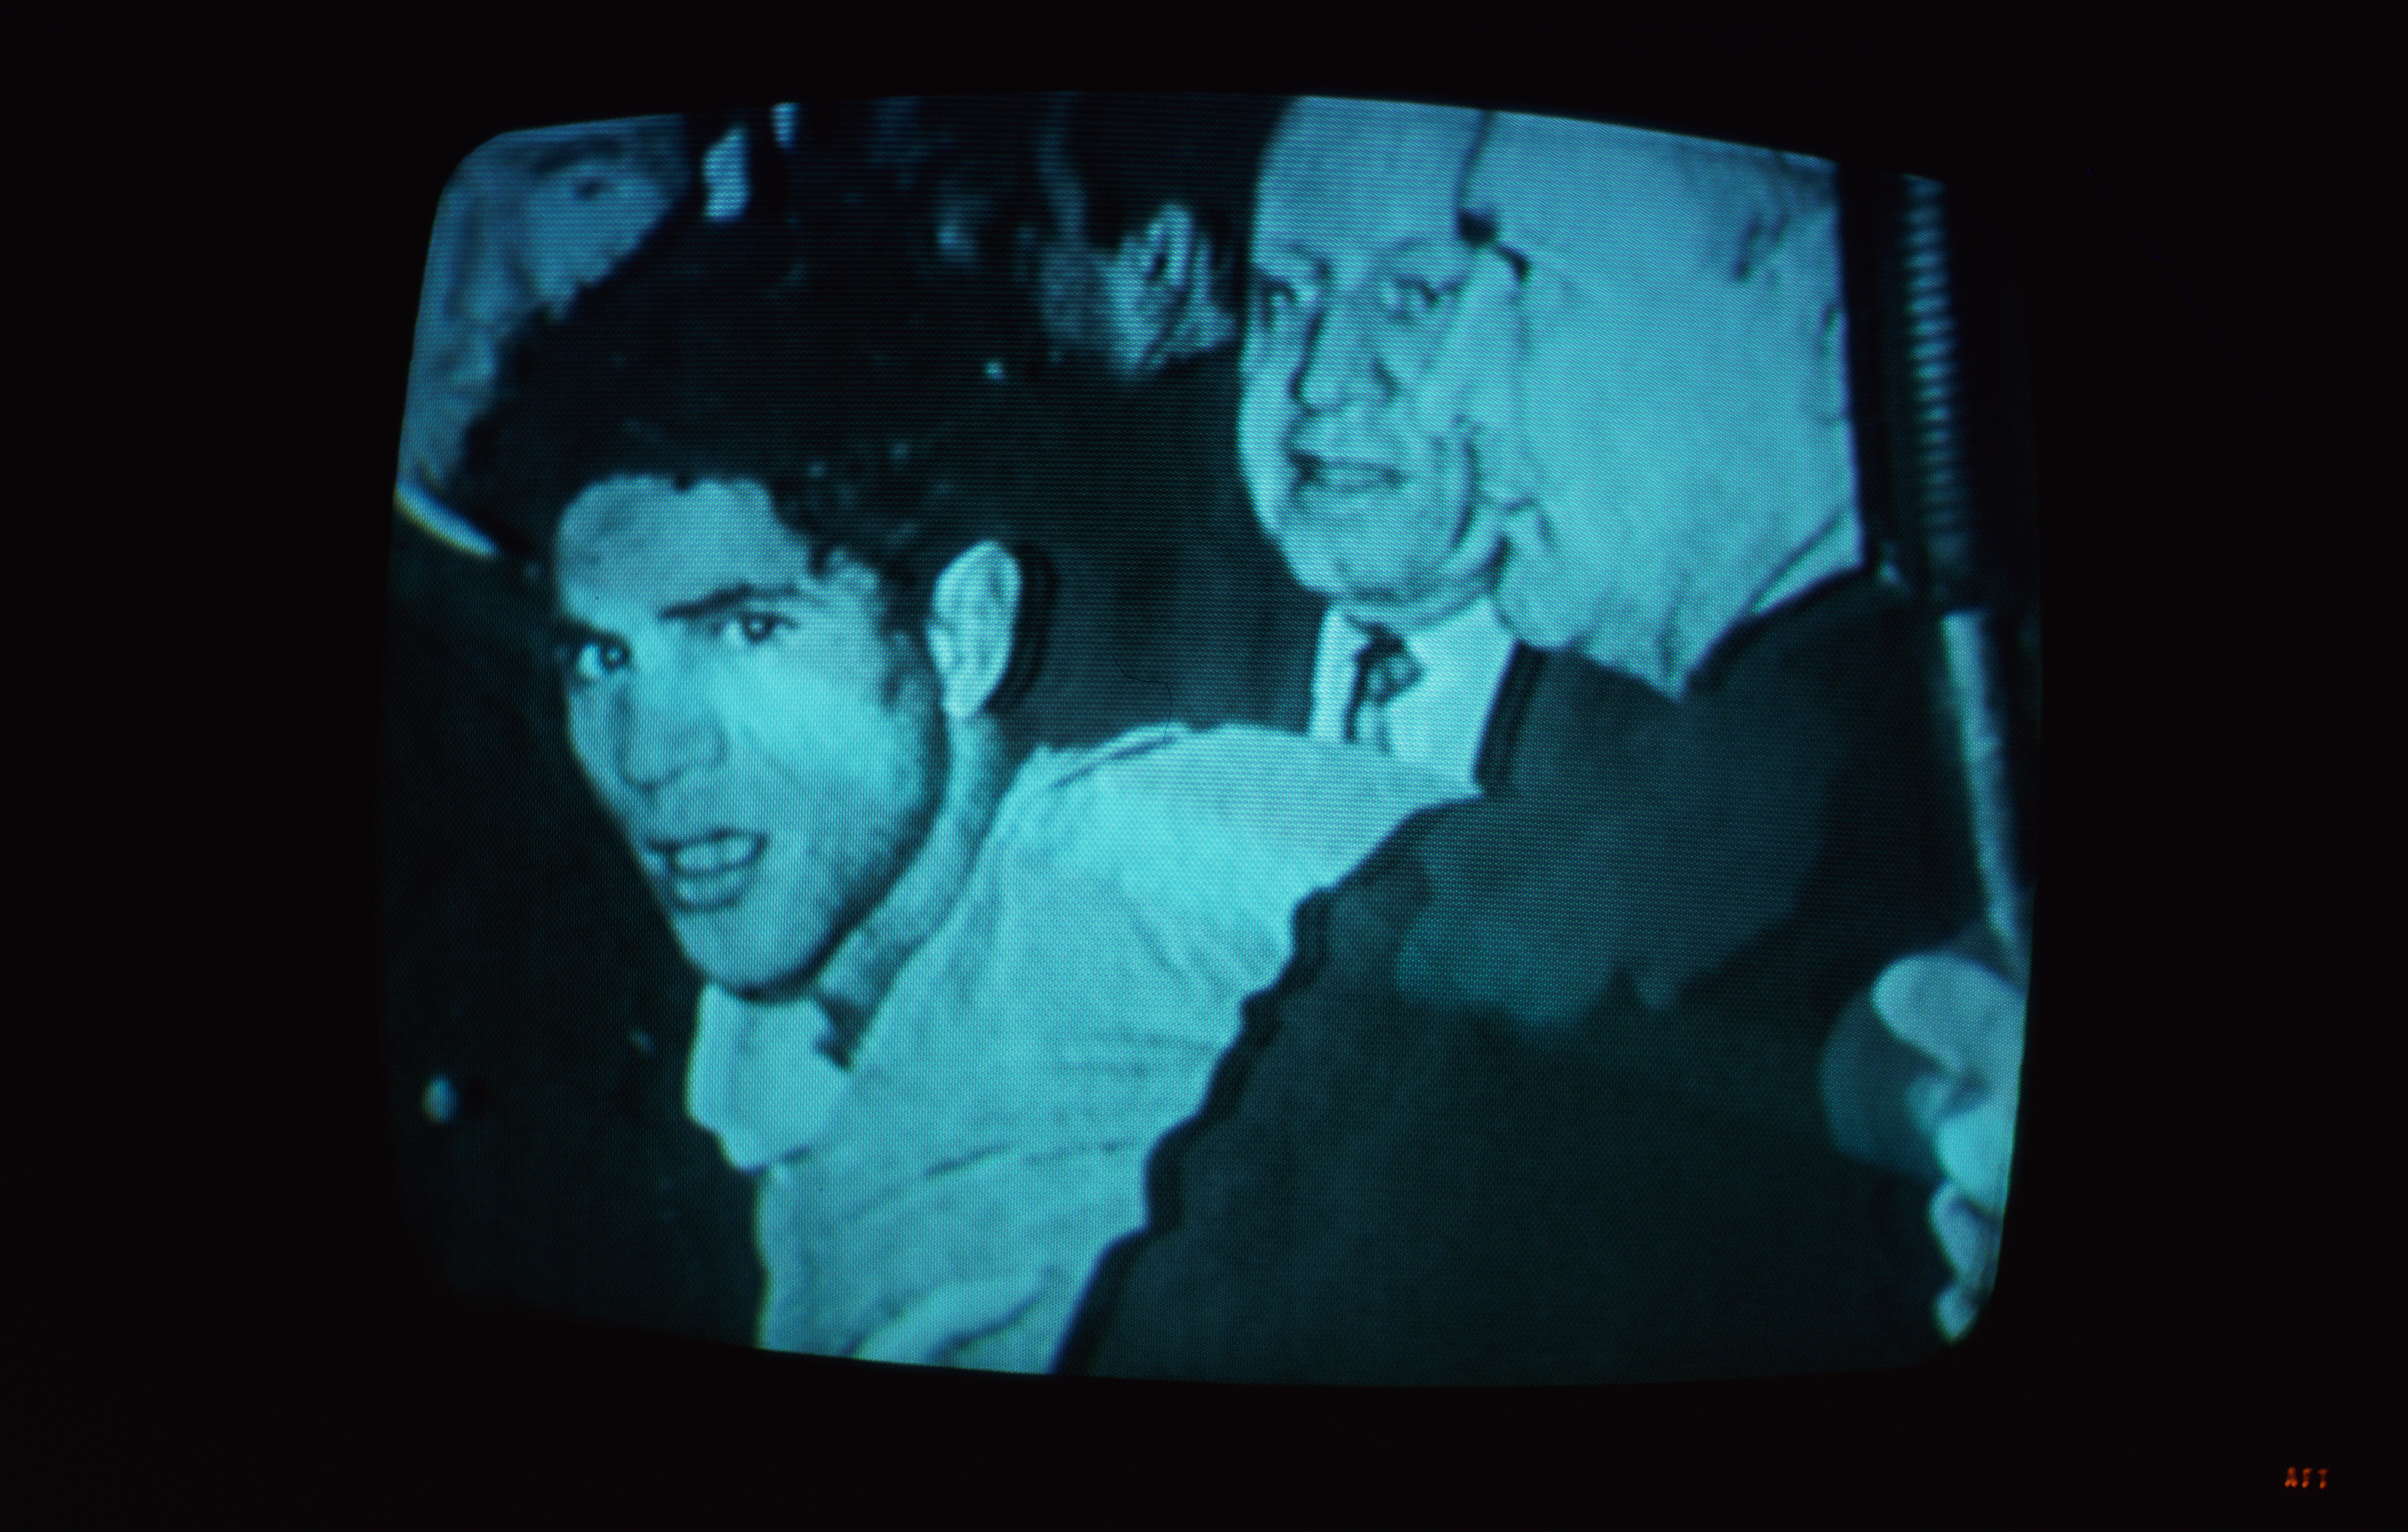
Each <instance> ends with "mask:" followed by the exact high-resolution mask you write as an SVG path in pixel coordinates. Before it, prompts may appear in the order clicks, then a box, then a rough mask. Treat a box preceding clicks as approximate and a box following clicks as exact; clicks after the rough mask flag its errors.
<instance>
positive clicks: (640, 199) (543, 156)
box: [395, 117, 695, 552]
mask: <svg viewBox="0 0 2408 1532" xmlns="http://www.w3.org/2000/svg"><path fill="white" fill-rule="evenodd" d="M694 170H695V166H694V165H693V164H692V163H691V157H690V155H689V152H688V149H687V144H686V125H685V123H684V122H682V121H681V120H680V119H678V118H675V117H642V118H630V119H627V120H625V121H624V122H595V123H579V124H570V125H567V126H564V127H559V128H547V129H538V130H536V131H533V132H528V133H512V134H506V135H504V136H501V137H499V138H495V139H494V140H493V141H491V142H490V143H487V144H485V145H484V146H483V147H481V148H480V149H479V150H477V151H476V152H475V153H473V154H471V155H469V156H468V158H467V160H466V162H464V163H463V164H462V165H461V166H460V169H459V171H458V173H457V174H455V175H454V176H453V177H452V184H451V185H450V186H449V187H447V188H445V190H444V193H443V200H442V203H441V205H440V206H439V207H438V208H437V210H436V215H435V230H434V237H433V238H432V240H431V241H430V243H429V247H428V250H427V257H426V281H425V284H424V288H423V293H422V295H421V297H420V299H419V308H418V333H417V337H416V342H415V344H414V345H413V347H412V348H411V353H410V369H409V405H408V408H407V412H406V414H405V416H404V424H403V428H402V441H401V463H400V469H399V473H398V475H397V477H396V480H395V485H396V491H395V493H396V498H397V500H398V502H399V505H400V507H401V509H402V511H403V513H404V514H405V515H408V516H410V517H411V518H413V519H414V520H416V521H418V522H419V523H421V524H422V525H423V527H425V528H426V529H427V530H428V531H430V532H432V533H434V534H435V535H436V536H437V537H442V538H444V539H445V540H447V541H450V542H453V543H455V544H456V545H458V546H461V547H462V548H464V549H466V550H468V551H478V552H482V551H485V549H484V544H483V539H482V538H481V537H479V536H478V535H477V534H476V532H475V531H474V530H473V529H470V528H468V527H467V526H466V525H465V524H464V523H461V522H460V521H459V520H458V519H457V518H456V517H454V516H453V515H452V514H451V512H450V511H449V509H448V508H446V507H445V505H444V489H445V483H446V480H448V479H449V478H450V476H451V474H452V470H453V469H454V467H456V466H457V464H458V458H459V451H460V439H461V434H462V433H463V432H464V431H466V428H467V425H468V422H470V421H471V420H473V419H475V418H476V415H477V412H478V411H479V410H480V409H482V408H484V406H485V404H486V402H487V396H488V391H489V390H490V389H491V387H492V385H493V380H494V377H495V368H496V366H497V365H498V364H499V361H500V357H501V352H502V348H503V347H504V346H505V345H507V344H508V342H509V336H510V335H511V333H512V332H513V331H515V330H516V329H517V328H518V326H519V325H520V323H521V322H523V321H524V320H525V319H526V317H527V316H528V315H530V314H533V313H536V312H538V311H541V312H546V313H550V314H552V316H553V317H555V318H557V317H558V316H559V314H560V313H561V311H562V310H563V309H564V308H566V306H567V305H568V303H569V302H570V300H572V299H573V298H575V297H576V296H577V294H578V293H579V292H580V291H581V290H582V289H583V288H585V287H586V286H588V285H590V284H591V283H593V282H595V280H597V279H600V278H601V277H603V276H604V275H605V274H607V273H608V272H609V270H610V269H611V267H613V266H614V265H617V264H618V263H619V261H620V260H621V259H622V258H623V257H624V256H625V255H626V253H627V252H628V251H632V250H634V249H635V248H636V247H637V245H638V244H640V243H641V242H642V240H643V237H644V236H645V235H646V234H648V233H649V232H651V230H652V227H653V225H655V224H656V223H658V222H660V220H661V218H662V215H664V214H666V213H667V211H668V210H669V208H671V207H673V206H674V205H676V203H677V202H678V201H679V200H680V199H681V197H682V196H683V195H684V194H685V193H686V190H687V188H688V186H689V185H690V184H691V182H692V180H693V179H694Z"/></svg>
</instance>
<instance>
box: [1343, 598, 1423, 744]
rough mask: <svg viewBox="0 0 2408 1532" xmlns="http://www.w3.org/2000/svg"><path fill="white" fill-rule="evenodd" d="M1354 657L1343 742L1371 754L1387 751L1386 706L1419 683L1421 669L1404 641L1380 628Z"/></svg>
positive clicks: (1375, 629)
mask: <svg viewBox="0 0 2408 1532" xmlns="http://www.w3.org/2000/svg"><path fill="white" fill-rule="evenodd" d="M1366 631H1367V632H1369V635H1370V637H1369V641H1367V642H1366V643H1365V644H1364V645H1363V648H1362V650H1361V651H1359V652H1357V653H1356V654H1355V694H1354V695H1353V696H1352V697H1350V698H1348V699H1347V703H1346V738H1347V740H1348V741H1349V742H1350V743H1361V744H1366V745H1369V746H1371V747H1372V748H1373V749H1374V750H1380V751H1384V750H1386V749H1387V748H1388V719H1387V708H1388V704H1389V703H1390V702H1392V701H1394V700H1395V699H1396V698H1397V696H1398V694H1401V693H1403V692H1404V691H1405V690H1406V688H1408V687H1410V686H1412V684H1413V682H1415V681H1417V680H1421V679H1422V667H1421V665H1420V663H1419V662H1418V661H1416V660H1415V659H1414V658H1413V655H1412V651H1411V650H1409V649H1407V648H1406V647H1405V641H1404V640H1403V639H1402V638H1399V637H1397V636H1396V635H1395V634H1393V633H1391V632H1389V631H1388V630H1387V629H1386V628H1383V627H1371V628H1369V629H1367V630H1366Z"/></svg>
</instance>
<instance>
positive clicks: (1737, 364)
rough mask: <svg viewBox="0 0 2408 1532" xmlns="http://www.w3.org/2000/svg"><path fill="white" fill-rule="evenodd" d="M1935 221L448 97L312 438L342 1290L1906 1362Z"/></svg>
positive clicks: (1939, 959) (1412, 1366)
mask: <svg viewBox="0 0 2408 1532" xmlns="http://www.w3.org/2000/svg"><path fill="white" fill-rule="evenodd" d="M1979 212H1980V210H1979V208H1978V207H1977V206H1974V205H1973V204H1971V203H1969V202H1968V201H1967V199H1966V198H1965V197H1964V196H1962V195H1961V194H1960V193H1959V192H1958V190H1957V188H1955V187H1952V186H1951V185H1950V184H1948V183H1946V182H1944V181H1942V180H1938V179H1929V178H1926V177H1920V176H1914V175H1906V174H1901V173H1899V172H1898V171H1896V170H1894V169H1892V168H1889V167H1885V166H1881V165H1856V164H1835V163H1833V162H1832V161H1831V160H1828V159H1824V158H1820V157H1816V156H1814V155H1812V154H1805V153H1799V152H1796V151H1794V150H1788V149H1780V148H1768V147H1761V146H1757V145H1753V144H1746V143H1736V142H1726V141H1721V140H1719V139H1714V138H1706V137H1698V136H1687V135H1684V134H1676V133H1670V132H1666V131H1663V130H1661V129H1659V128H1652V127H1643V126H1631V125H1624V124H1619V123H1615V122H1604V121H1595V120H1588V119H1584V118H1575V117H1562V116H1550V115H1542V114H1539V113H1534V112H1529V111H1512V110H1486V109H1475V108H1473V107H1464V106H1455V105H1443V104H1432V103H1427V102H1421V101H1412V100H1365V99H1340V98H1334V97H1312V98H1300V99H1286V98H1269V97H1252V96H1184V95H1111V94H1073V95H1024V96H1001V97H919V98H892V99H881V100H873V101H867V102H828V101H796V102H790V103H770V104H765V105H763V106H761V107H758V108H757V109H755V108H747V109H741V110H725V111H712V112H702V113H693V114H686V115H667V116H653V117H639V118H625V119H618V120H611V121H601V122H577V123H568V124H565V125H560V126H556V127H546V128H540V129H534V130H527V131H519V132H511V133H507V134H504V135H502V136H498V137H495V138H493V139H492V140H491V141H489V142H486V143H484V144H483V145H482V146H481V147H480V148H478V149H477V150H475V151H474V152H473V153H471V154H469V155H468V156H467V158H466V160H465V162H463V163H462V164H461V165H459V167H458V169H457V171H456V173H454V174H453V175H452V179H451V181H450V183H449V185H448V186H447V187H446V188H445V190H444V192H443V193H442V196H441V199H440V202H439V205H438V206H437V208H436V209H435V216H434V220H433V223H432V227H431V228H430V229H429V230H427V231H426V235H427V244H426V258H425V266H424V273H425V275H424V281H423V295H422V297H421V299H420V303H419V308H418V314H417V321H416V329H415V344H414V348H413V351H412V353H411V359H410V366H409V383H408V390H407V410H406V414H405V416H404V418H403V420H402V422H401V424H400V432H399V440H398V453H397V459H396V465H395V471H394V493H393V507H394V517H393V523H392V534H391V563H390V594H389V603H388V610H387V636H386V668H385V673H384V688H385V690H384V697H383V705H382V707H383V723H382V729H383V733H382V747H381V748H382V764H381V776H380V783H381V785H380V815H381V829H380V835H381V839H380V891H381V897H382V900H383V904H382V913H381V921H382V941H383V947H382V951H383V960H382V970H381V986H382V992H381V993H382V1004H383V1019H382V1026H383V1034H382V1036H383V1058H384V1061H385V1066H386V1070H387V1104H388V1108H389V1117H390V1127H391V1135H392V1146H393V1147H392V1155H393V1164H394V1173H395V1178H396V1183H397V1189H398V1197H399V1200H400V1204H401V1207H402V1209H403V1210H404V1214H405V1222H406V1224H407V1227H408V1230H409V1237H410V1239H411V1241H412V1242H413V1244H414V1246H415V1249H416V1252H417V1255H418V1259H419V1260H420V1262H421V1263H422V1264H423V1268H424V1270H425V1271H426V1272H427V1273H428V1274H429V1276H430V1278H431V1280H432V1281H434V1282H435V1283H436V1284H437V1285H438V1286H439V1287H440V1288H442V1289H443V1290H444V1291H446V1292H448V1293H449V1294H451V1295H452V1296H454V1297H455V1298H456V1299H457V1300H458V1301H460V1302H461V1303H464V1304H466V1305H469V1306H472V1307H481V1308H485V1309H497V1310H518V1311H523V1312H533V1313H539V1314H544V1315H549V1316H552V1317H554V1318H557V1319H562V1320H568V1321H576V1322H584V1323H591V1324H604V1325H612V1326H618V1327H621V1328H626V1329H635V1330H642V1331H651V1332H657V1333H659V1334H663V1335H667V1336H674V1337H681V1338H687V1339H699V1340H707V1341H715V1342H722V1343H725V1344H727V1345H731V1346H746V1347H759V1348H764V1349H767V1350H770V1351H776V1352H781V1353H802V1354H805V1355H811V1356H819V1357H830V1358H851V1359H854V1360H856V1361H864V1362H874V1363H883V1364H898V1365H913V1366H918V1367H941V1368H955V1369H969V1370H982V1371H993V1372H1016V1373H1075V1374H1082V1375H1086V1376H1090V1377H1111V1378H1124V1379H1152V1380H1171V1381H1181V1382H1244V1383H1263V1384H1270V1383H1279V1384H1299V1385H1305V1384H1350V1383H1352V1384H1361V1383H1382V1384H1423V1385H1455V1384H1475V1383H1480V1384H1509V1383H1539V1382H1546V1383H1592V1384H1601V1383H1660V1382H1676V1381H1697V1380H1733V1379H1750V1378H1754V1379H1763V1378H1778V1377H1792V1376H1807V1375H1828V1374H1833V1373H1844V1372H1859V1371H1865V1370H1868V1369H1881V1368H1899V1367H1917V1366H1924V1365H1928V1364H1933V1363H1935V1362H1937V1361H1938V1360H1940V1359H1942V1358H1944V1357H1945V1356H1947V1355H1948V1354H1949V1353H1951V1351H1952V1349H1953V1348H1961V1347H1963V1346H1965V1345H1967V1344H1970V1343H1972V1342H1973V1339H1974V1338H1978V1337H1979V1336H1980V1334H1981V1332H1982V1329H1983V1324H1984V1318H1983V1316H1984V1311H1985V1304H1986V1303H1987V1302H1988V1301H1989V1299H1990V1297H1991V1295H1992V1293H1993V1292H1994V1290H1999V1289H2008V1290H2011V1289H2012V1286H2013V1283H2014V1266H2015V1258H2016V1250H2017V1242H2016V1240H2015V1238H2014V1224H2015V1220H2014V1211H2013V1210H2014V1198H2013V1196H2011V1190H2012V1181H2013V1178H2012V1176H2011V1174H2010V1172H2011V1170H2012V1168H2013V1166H2014V1143H2015V1128H2016V1123H2017V1120H2018V1106H2019V1087H2020V1081H2021V1073H2022V1062H2023V1053H2024V1037H2025V1030H2026V1013H2027V996H2028V993H2029V991H2030V986H2031V983H2032V974H2033V963H2034V919H2035V904H2034V898H2033V895H2034V891H2035V888H2036V886H2037V882H2038V866H2037V861H2038V858H2037V851H2036V848H2037V846H2038V844H2039V842H2038V839H2037V836H2036V829H2035V826H2036V821H2037V815H2038V799H2037V794H2036V792H2035V788H2034V784H2035V782H2036V780H2037V770H2038V748H2039V739H2040V716H2041V684H2040V674H2041V666H2040V655H2041V629H2040V622H2039V614H2040V605H2039V589H2040V587H2039V580H2038V575H2039V556H2038V537H2037V530H2036V529H2037V518H2036V512H2035V498H2036V497H2035V493H2034V485H2033V480H2032V475H2031V469H2030V461H2029V448H2028V443H2027V441H2026V437H2025V433H2026V426H2025V424H2024V411H2025V408H2026V406H2025V402H2024V398H2023V394H2022V393H2021V390H2022V376H2023V375H2022V372H2021V365H2022V364H2021V361H2020V352H2019V347H2020V346H2021V344H2022V337H2021V332H2020V330H2019V328H2018V322H2017V320H2016V317H2015V315H2016V308H2015V305H2014V274H2013V271H2012V267H2011V264H2010V262H2009V261H2008V260H2007V259H2006V257H2005V255H2004V254H2003V253H2002V251H2001V249H2000V245H1999V242H1998V241H1997V240H1996V239H1995V238H1993V237H1991V236H1989V234H1988V232H1987V228H1986V225H1985V223H1984V222H1983V220H1982V218H1981V217H1980V216H1979Z"/></svg>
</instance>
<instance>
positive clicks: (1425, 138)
mask: <svg viewBox="0 0 2408 1532" xmlns="http://www.w3.org/2000/svg"><path fill="white" fill-rule="evenodd" d="M1480 124H1481V114H1480V113H1478V112H1476V111H1470V110H1467V109H1465V108H1463V107H1426V106H1418V105H1414V104H1412V103H1408V102H1394V101H1333V100H1326V99H1323V98H1320V97H1308V98H1306V99H1304V100H1302V101H1299V102H1297V104H1296V105H1295V106H1293V107H1290V108H1288V112H1287V115H1286V116H1285V117H1284V118H1283V119H1282V120H1281V122H1280V127H1279V132H1278V133H1277V135H1276V136H1273V138H1272V140H1271V145H1270V149H1269V152H1268V153H1267V154H1266V155H1265V156H1264V161H1263V175H1262V184H1261V189H1260V192H1259V193H1258V195H1257V196H1256V199H1255V210H1254V249H1255V250H1256V251H1257V252H1265V251H1273V250H1278V249H1283V248H1293V249H1296V250H1298V251H1303V252H1306V253H1312V254H1325V255H1327V254H1340V253H1345V252H1347V251H1375V250H1382V249H1385V248H1387V247H1389V246H1391V245H1394V244H1397V243H1398V242H1399V241H1402V240H1406V239H1412V238H1427V237H1449V236H1453V235H1454V232H1455V226H1456V212H1457V206H1456V198H1457V193H1458V192H1459V191H1460V190H1461V187H1462V181H1463V172H1464V167H1465V165H1466V164H1467V163H1468V162H1469V159H1470V156H1471V150H1472V147H1473V146H1474V145H1475V144H1476V143H1477V142H1478V141H1479V138H1480ZM1333 244H1334V245H1336V246H1338V247H1341V248H1340V249H1332V248H1330V247H1332V246H1333Z"/></svg>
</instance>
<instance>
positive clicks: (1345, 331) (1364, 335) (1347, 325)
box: [1296, 298, 1390, 411]
mask: <svg viewBox="0 0 2408 1532" xmlns="http://www.w3.org/2000/svg"><path fill="white" fill-rule="evenodd" d="M1371 338H1372V337H1371V334H1370V329H1369V325H1368V324H1367V323H1366V322H1365V319H1364V316H1363V314H1362V311H1361V306H1360V305H1358V304H1355V303H1351V302H1348V301H1346V300H1344V299H1342V298H1341V299H1340V300H1339V301H1338V302H1335V303H1333V304H1331V305H1330V306H1329V308H1327V309H1326V310H1325V311H1323V313H1322V314H1321V315H1320V316H1319V317H1318V318H1317V319H1316V321H1315V322H1314V324H1313V326H1312V331H1311V333H1310V334H1309V335H1308V336H1306V338H1305V343H1304V357H1303V361H1302V364H1301V365H1299V366H1298V368H1297V379H1296V391H1297V401H1298V402H1299V403H1301V404H1302V405H1303V406H1304V407H1305V408H1307V409H1311V410H1314V411H1326V410H1332V409H1342V408H1345V407H1346V406H1348V405H1350V404H1354V403H1355V402H1357V401H1358V400H1366V399H1369V400H1378V399H1381V398H1383V397H1385V395H1386V394H1388V392H1390V379H1389V378H1388V376H1387V373H1386V371H1385V370H1384V368H1383V366H1382V365H1381V362H1380V357H1379V352H1378V349H1377V348H1376V347H1374V346H1373V345H1372V344H1371Z"/></svg>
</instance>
